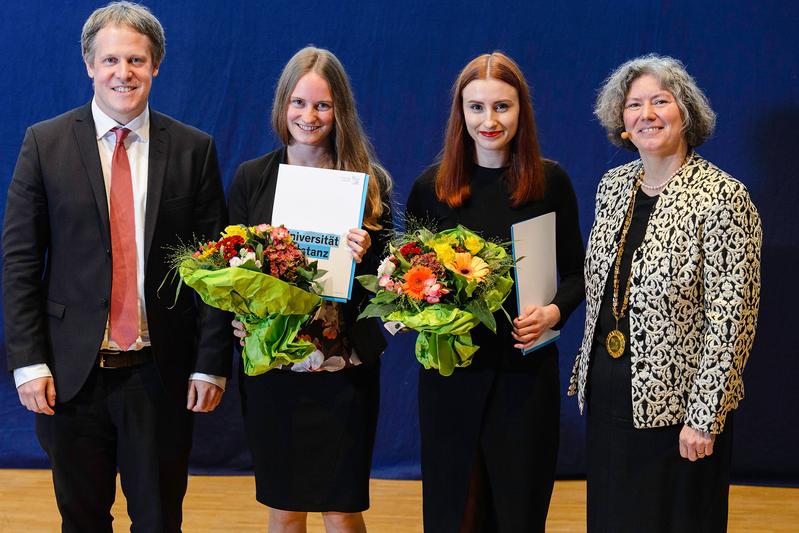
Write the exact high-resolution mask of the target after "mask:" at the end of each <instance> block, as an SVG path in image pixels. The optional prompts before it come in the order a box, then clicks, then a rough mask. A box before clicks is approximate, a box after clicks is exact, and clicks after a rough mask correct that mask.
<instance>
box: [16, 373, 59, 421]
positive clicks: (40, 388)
mask: <svg viewBox="0 0 799 533" xmlns="http://www.w3.org/2000/svg"><path fill="white" fill-rule="evenodd" d="M17 394H18V395H19V402H20V403H21V404H22V405H24V406H25V407H26V408H27V409H28V411H33V412H34V413H41V414H43V415H53V414H55V411H53V407H54V406H55V381H53V378H52V377H46V378H37V379H32V380H30V381H28V382H27V383H23V384H22V385H20V386H19V387H17Z"/></svg>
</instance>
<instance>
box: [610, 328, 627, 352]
mask: <svg viewBox="0 0 799 533" xmlns="http://www.w3.org/2000/svg"><path fill="white" fill-rule="evenodd" d="M625 344H626V342H625V340H624V333H622V332H621V331H619V330H617V329H614V330H613V331H611V332H610V333H608V337H607V339H605V348H606V349H607V351H608V354H610V356H611V357H612V358H613V359H618V358H619V357H621V356H622V354H623V353H624V345H625Z"/></svg>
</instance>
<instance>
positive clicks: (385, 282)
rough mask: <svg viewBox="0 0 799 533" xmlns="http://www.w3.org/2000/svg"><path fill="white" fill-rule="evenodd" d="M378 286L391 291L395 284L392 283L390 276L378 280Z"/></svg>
mask: <svg viewBox="0 0 799 533" xmlns="http://www.w3.org/2000/svg"><path fill="white" fill-rule="evenodd" d="M377 284H378V285H379V286H381V287H383V288H384V289H386V290H389V291H390V290H392V289H393V288H394V282H393V281H392V279H391V277H390V276H388V275H385V276H380V279H379V280H378V282H377Z"/></svg>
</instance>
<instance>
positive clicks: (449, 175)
mask: <svg viewBox="0 0 799 533" xmlns="http://www.w3.org/2000/svg"><path fill="white" fill-rule="evenodd" d="M486 79H496V80H499V81H503V82H505V83H507V84H508V85H510V86H511V87H513V88H514V89H516V91H517V92H518V94H519V126H518V129H517V130H516V135H515V136H514V137H513V139H511V142H510V146H509V148H510V154H509V157H508V171H507V180H508V185H509V188H510V190H511V196H510V198H511V205H513V207H518V206H520V205H523V204H525V203H527V202H529V201H531V200H534V199H537V198H541V197H542V196H543V195H544V186H545V181H544V165H543V162H542V158H541V149H540V147H539V146H538V136H537V134H536V126H535V116H534V115H533V105H532V102H531V99H530V88H529V86H528V85H527V82H526V81H525V79H524V75H523V74H522V71H521V69H520V68H519V66H518V65H517V64H516V63H515V62H514V61H513V60H512V59H511V58H509V57H508V56H506V55H505V54H503V53H502V52H494V53H491V54H483V55H481V56H478V57H476V58H474V59H472V60H471V61H470V62H469V64H468V65H466V67H464V69H463V70H462V71H461V73H460V75H459V76H458V79H457V80H455V84H454V85H453V86H452V108H451V110H450V114H449V121H448V122H447V133H446V135H445V137H444V150H443V153H442V156H441V164H440V166H439V168H438V174H437V175H436V196H437V197H438V199H439V200H440V201H442V202H446V203H447V205H449V206H450V207H459V206H461V205H463V202H464V201H466V200H467V199H468V198H469V197H470V196H471V181H472V172H473V169H474V165H475V149H474V140H473V139H472V138H471V137H470V136H469V132H468V131H466V128H465V126H464V118H463V88H464V87H466V86H467V85H468V84H469V83H471V82H472V81H474V80H486Z"/></svg>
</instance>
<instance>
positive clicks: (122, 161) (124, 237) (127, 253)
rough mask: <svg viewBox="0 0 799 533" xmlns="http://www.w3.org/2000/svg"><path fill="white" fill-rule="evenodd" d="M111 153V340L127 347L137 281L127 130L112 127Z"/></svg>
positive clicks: (135, 314)
mask: <svg viewBox="0 0 799 533" xmlns="http://www.w3.org/2000/svg"><path fill="white" fill-rule="evenodd" d="M111 131H113V132H114V135H116V138H117V141H116V146H115V147H114V157H113V159H112V160H111V208H110V219H111V220H110V221H111V258H112V263H113V274H112V278H111V312H110V314H109V321H110V323H111V340H113V341H114V342H116V343H117V345H118V346H119V348H120V349H121V350H127V349H128V348H130V346H131V345H132V344H133V343H134V342H136V338H137V337H138V336H139V296H138V292H139V290H138V283H137V281H136V277H137V276H136V273H137V270H136V221H135V218H134V216H133V180H132V179H131V176H130V162H129V161H128V153H127V151H126V150H125V137H127V136H128V133H130V130H129V129H127V128H114V129H113V130H111Z"/></svg>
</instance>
